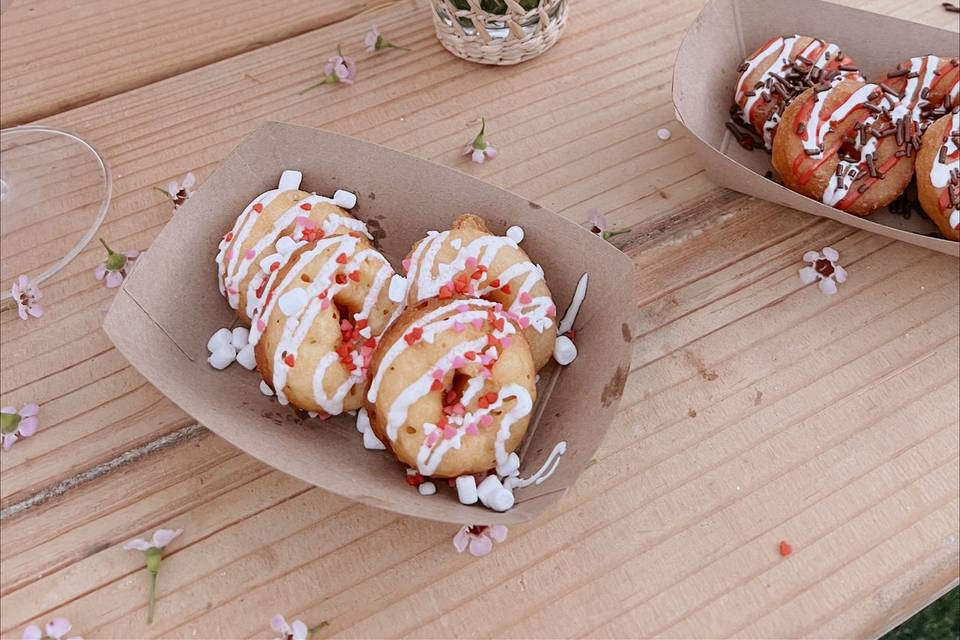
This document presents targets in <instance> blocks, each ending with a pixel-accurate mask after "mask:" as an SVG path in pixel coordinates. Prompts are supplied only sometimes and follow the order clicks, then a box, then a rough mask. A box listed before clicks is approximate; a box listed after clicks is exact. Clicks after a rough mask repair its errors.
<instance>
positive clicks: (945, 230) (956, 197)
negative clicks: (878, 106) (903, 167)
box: [917, 105, 960, 241]
mask: <svg viewBox="0 0 960 640" xmlns="http://www.w3.org/2000/svg"><path fill="white" fill-rule="evenodd" d="M917 194H918V195H919V198H920V205H921V206H922V207H923V210H924V211H925V212H926V214H927V215H928V216H930V219H931V220H933V221H934V222H935V223H936V225H937V226H938V227H940V232H941V233H942V234H943V235H944V237H945V238H948V239H950V240H954V241H960V105H956V106H954V107H953V113H951V114H947V115H945V116H942V117H941V118H940V119H939V120H937V121H936V122H934V123H933V124H932V125H930V126H929V127H928V128H927V130H926V132H924V134H923V143H922V144H921V145H920V152H919V153H918V154H917Z"/></svg>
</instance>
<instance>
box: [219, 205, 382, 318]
mask: <svg viewBox="0 0 960 640" xmlns="http://www.w3.org/2000/svg"><path fill="white" fill-rule="evenodd" d="M298 223H299V227H300V229H299V231H298V229H297V228H298ZM304 229H306V230H307V231H308V234H309V233H310V232H312V233H313V235H314V236H319V237H322V236H324V235H339V234H345V233H348V232H350V231H355V232H357V233H361V234H364V235H366V236H367V237H370V235H369V233H368V232H367V229H366V226H365V225H364V224H363V223H362V222H361V221H359V220H357V219H355V218H354V217H353V216H351V215H350V214H349V213H347V212H346V211H344V210H343V209H341V208H340V207H337V206H335V205H334V204H333V201H332V200H330V199H329V198H325V197H323V196H318V195H316V194H311V193H307V192H306V191H300V190H298V189H290V190H280V189H273V190H271V191H267V192H266V193H263V194H261V195H260V196H258V197H257V198H256V199H255V200H254V201H253V202H251V203H250V204H249V205H247V206H246V208H244V210H243V212H242V213H241V214H240V215H239V216H238V217H237V219H236V222H234V225H233V228H232V229H231V230H230V231H229V232H227V234H226V235H224V236H223V240H221V241H220V252H219V253H218V254H217V257H216V262H217V279H218V283H219V285H220V294H221V295H223V296H224V297H226V298H227V303H228V304H229V305H230V307H231V308H233V309H236V311H237V316H238V317H239V318H240V320H241V321H242V322H244V323H245V324H249V323H250V319H251V317H252V316H253V312H254V310H255V309H256V308H257V307H258V306H259V305H260V303H261V302H262V300H263V294H264V291H263V290H262V288H261V287H260V285H261V284H262V281H263V278H262V276H261V277H257V276H258V273H259V272H260V263H261V261H263V260H264V258H265V257H267V256H269V255H272V254H274V253H276V251H277V250H276V248H275V245H276V243H277V241H278V240H279V239H280V238H282V237H284V236H290V235H292V234H293V233H294V232H295V231H298V233H302V231H303V230H304ZM294 239H295V240H297V239H299V237H297V238H294ZM371 239H372V238H371ZM258 294H259V295H258Z"/></svg>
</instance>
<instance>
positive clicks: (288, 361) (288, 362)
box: [283, 353, 296, 367]
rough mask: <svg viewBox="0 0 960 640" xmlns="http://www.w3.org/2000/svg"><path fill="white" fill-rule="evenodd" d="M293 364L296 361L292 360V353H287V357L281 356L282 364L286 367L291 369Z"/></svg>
mask: <svg viewBox="0 0 960 640" xmlns="http://www.w3.org/2000/svg"><path fill="white" fill-rule="evenodd" d="M295 362H296V361H295V360H294V359H293V354H292V353H288V354H287V355H285V356H283V363H284V364H285V365H287V366H288V367H292V366H293V365H294V363H295Z"/></svg>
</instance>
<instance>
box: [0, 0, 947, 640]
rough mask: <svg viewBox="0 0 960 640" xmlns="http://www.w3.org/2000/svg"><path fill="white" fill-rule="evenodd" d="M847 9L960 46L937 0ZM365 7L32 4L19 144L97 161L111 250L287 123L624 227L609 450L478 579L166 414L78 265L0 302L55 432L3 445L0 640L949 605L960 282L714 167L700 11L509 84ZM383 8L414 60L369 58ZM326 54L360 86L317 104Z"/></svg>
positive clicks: (591, 16)
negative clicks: (40, 296) (79, 151)
mask: <svg viewBox="0 0 960 640" xmlns="http://www.w3.org/2000/svg"><path fill="white" fill-rule="evenodd" d="M845 1H846V2H847V3H848V4H850V5H855V6H861V7H863V8H869V9H871V10H873V11H879V12H883V13H887V14H890V15H895V16H898V17H902V18H906V19H911V20H916V21H918V22H923V23H928V24H939V25H944V24H946V25H952V28H954V29H956V28H957V21H956V18H955V16H953V15H952V14H946V13H945V12H944V11H943V9H941V7H940V3H939V2H938V1H935V0H924V1H923V2H914V3H910V2H903V1H902V0H845ZM4 4H5V5H6V4H9V3H8V2H5V3H4ZM376 4H377V3H376V2H375V1H373V0H370V1H367V2H357V1H353V0H326V1H324V2H316V1H315V0H288V1H287V2H284V3H263V2H257V1H254V0H211V1H208V2H201V3H198V2H192V1H190V0H172V1H167V2H159V1H156V0H142V1H140V2H137V3H134V2H120V1H114V0H88V1H87V2H83V3H76V2H70V1H68V0H46V1H45V2H40V1H39V0H15V1H14V2H13V4H12V6H10V7H8V8H7V9H6V11H5V12H4V13H3V15H2V19H0V20H2V45H0V47H2V49H0V53H2V74H3V76H2V124H3V126H9V125H14V124H21V123H26V122H33V121H42V122H45V123H48V124H51V125H53V126H57V127H62V128H66V129H69V130H72V131H75V132H77V133H79V134H80V135H82V136H84V137H86V138H87V139H89V140H90V141H91V142H92V143H93V144H95V145H96V146H97V147H99V148H100V149H101V150H102V151H103V152H104V153H105V155H106V157H107V158H108V160H109V162H110V164H111V165H112V167H113V172H114V180H115V182H114V194H115V195H114V201H113V204H112V206H111V210H110V213H109V215H108V217H107V220H106V223H105V224H104V226H103V228H102V235H103V236H104V237H105V238H106V239H108V240H109V241H111V243H112V244H114V245H115V246H118V247H120V248H124V249H126V248H146V247H148V246H149V245H150V241H151V239H152V238H153V237H154V236H155V235H156V234H157V233H158V231H159V230H160V229H161V228H162V227H163V225H164V224H165V223H166V221H167V220H168V219H169V217H170V215H171V205H170V203H169V202H168V201H166V200H165V199H164V197H163V196H162V195H160V194H159V193H158V192H157V191H155V190H154V189H153V187H154V186H163V185H165V184H166V183H167V182H168V181H169V180H171V179H173V178H176V177H179V176H182V175H183V174H185V173H187V172H188V171H193V172H194V173H196V175H197V177H198V179H199V181H200V182H201V183H202V182H203V179H204V178H205V177H206V176H207V175H209V173H210V172H211V171H212V170H213V169H214V168H215V167H216V166H217V164H218V163H219V162H220V161H221V160H222V159H223V158H224V157H225V155H226V154H227V153H228V152H229V151H230V150H231V149H232V148H233V147H234V146H235V145H236V144H237V143H238V142H239V141H240V139H241V138H242V137H243V136H244V135H246V134H247V133H249V132H250V131H251V130H252V129H254V128H255V127H256V126H257V125H258V124H259V123H261V122H263V121H264V120H266V119H274V120H282V121H288V122H295V123H299V124H306V125H310V126H318V127H325V128H328V129H331V130H334V131H338V132H341V133H345V134H349V135H353V136H357V137H360V138H364V139H367V140H371V141H375V142H379V143H382V144H385V145H388V146H390V147H392V148H395V149H400V150H403V151H406V152H409V153H412V154H415V155H418V156H421V157H424V158H429V159H431V160H433V161H435V162H439V163H444V164H449V165H451V166H455V167H457V168H459V169H461V170H464V171H468V172H470V173H472V174H474V175H476V176H479V177H481V178H483V179H484V180H488V181H490V182H493V183H495V184H498V185H501V186H504V187H507V188H510V189H512V190H515V191H516V192H518V193H520V194H522V195H524V196H526V197H529V198H530V199H533V200H536V201H539V202H542V203H543V204H544V205H546V206H548V207H551V208H552V209H554V210H555V211H558V212H559V213H561V214H562V215H564V216H566V217H567V218H570V219H571V220H575V221H577V222H583V221H585V220H586V219H587V217H588V215H589V214H588V210H589V209H591V208H593V207H596V208H598V209H600V210H601V211H605V212H607V213H608V215H609V216H610V218H611V220H612V222H613V223H614V225H615V227H616V228H617V229H626V228H629V229H630V231H629V232H628V233H626V234H624V235H621V236H617V237H616V238H614V239H613V242H614V243H615V244H616V245H617V246H618V247H620V248H621V249H622V250H623V251H624V252H625V253H627V255H629V256H630V257H631V258H632V259H633V260H634V262H635V263H636V274H637V276H636V280H635V282H634V283H633V288H634V295H635V296H636V300H637V310H638V323H637V326H635V327H633V329H632V333H633V335H634V336H635V338H634V340H635V350H634V365H633V369H632V371H631V374H630V377H629V379H628V381H627V385H626V390H625V393H624V396H623V399H622V402H621V408H620V413H619V415H618V416H617V418H616V420H615V422H614V425H613V427H612V429H611V431H610V433H609V435H608V436H607V438H606V439H605V441H604V442H603V445H602V447H601V450H600V451H599V452H598V455H597V457H596V462H595V464H592V465H591V466H590V467H589V468H588V469H587V470H586V471H585V473H584V474H583V476H582V477H581V479H580V481H579V482H578V483H577V484H576V485H575V486H574V488H573V489H572V490H571V491H570V492H569V493H568V495H567V496H566V497H565V498H564V499H563V500H561V501H560V502H559V503H558V505H557V506H556V507H555V508H553V509H552V510H550V511H549V512H548V513H547V514H546V515H545V516H543V517H542V518H540V519H539V520H537V521H536V522H531V523H528V524H525V525H523V526H515V527H512V528H511V530H510V537H509V540H508V541H507V542H506V543H505V544H503V545H499V546H498V547H497V548H496V549H495V551H494V553H493V554H492V555H490V556H489V557H487V558H484V559H481V560H476V559H474V558H472V557H470V556H468V555H458V554H456V553H455V552H454V550H453V548H452V546H451V537H452V536H453V533H454V531H455V528H454V527H451V526H449V525H442V524H437V523H431V522H425V521H419V520H415V519H411V518H401V517H396V516H394V515H392V514H390V513H387V512H384V511H379V510H376V509H373V508H368V507H364V506H359V505H356V504H351V503H349V502H347V501H345V500H344V499H342V498H339V497H337V496H333V495H330V494H328V493H325V492H324V491H321V490H319V489H316V488H313V487H311V486H307V485H304V484H302V483H301V482H299V481H296V480H293V479H292V478H290V477H288V476H285V475H284V474H283V473H280V472H278V471H275V470H273V469H271V468H268V467H266V466H264V465H263V464H261V463H259V462H257V461H256V460H254V459H253V458H251V457H249V456H247V455H244V454H242V453H240V452H239V451H237V450H236V449H234V448H232V447H231V446H230V445H227V444H226V443H224V442H223V441H222V440H220V439H219V438H217V437H216V436H214V435H212V434H210V433H208V432H207V431H206V430H205V429H204V428H203V427H202V426H199V425H196V424H195V423H194V421H193V420H191V418H190V417H189V416H187V415H185V414H184V413H182V412H181V411H180V410H178V409H177V408H176V407H175V406H174V405H173V404H172V403H171V402H169V401H168V400H166V399H164V398H163V397H162V396H161V395H160V394H159V393H158V392H157V391H156V390H155V389H153V388H152V387H151V386H150V385H148V384H147V383H146V382H145V381H144V380H143V379H142V378H140V376H138V375H137V373H136V371H134V370H132V369H131V368H130V367H129V366H128V365H127V363H126V362H125V361H124V359H123V358H122V357H121V356H120V355H119V354H118V353H117V352H116V351H115V350H113V349H112V348H111V345H110V343H109V341H108V340H107V339H106V337H105V336H104V334H103V333H102V332H101V331H100V329H99V322H100V310H101V309H102V308H103V307H104V306H105V305H106V304H108V302H109V300H110V299H111V296H112V295H113V292H112V291H111V290H107V289H105V288H104V287H103V286H102V285H100V284H99V283H97V282H96V281H95V280H94V279H93V276H92V270H93V268H94V266H95V265H96V263H97V262H99V261H100V260H101V259H102V253H101V251H100V250H99V248H98V247H97V246H94V245H93V244H91V245H90V246H89V247H88V249H87V250H86V251H85V252H83V253H82V254H81V255H80V256H79V257H78V258H77V259H76V260H75V261H74V262H73V263H72V264H71V265H70V266H69V267H68V268H67V269H66V270H65V271H64V272H61V273H60V274H59V275H58V276H57V277H56V278H54V279H53V280H52V281H50V282H48V283H47V285H46V286H45V288H44V290H45V296H46V298H45V302H47V314H46V316H45V317H44V318H43V319H42V320H40V321H31V322H21V321H20V320H19V319H17V318H16V315H15V314H14V313H12V312H9V311H5V312H3V314H2V316H0V318H2V323H0V328H2V351H0V355H2V361H3V366H2V385H0V386H2V388H0V396H2V404H4V405H7V404H17V405H19V404H21V403H25V402H31V401H35V402H38V403H40V405H41V419H42V427H41V430H40V431H39V432H38V433H37V434H36V435H35V436H33V437H32V438H30V439H29V440H27V441H25V442H20V443H17V445H16V446H14V447H13V448H12V449H11V450H10V451H6V452H3V453H2V455H0V480H2V494H0V496H2V502H0V508H2V545H0V549H2V579H0V607H2V623H0V633H2V636H3V637H12V638H19V637H20V633H21V630H22V629H23V628H24V627H25V626H26V625H27V624H28V623H30V622H34V621H42V620H46V619H48V618H50V617H52V616H54V615H63V616H66V617H68V618H70V620H71V621H72V622H73V624H74V631H75V632H79V633H81V634H82V635H83V636H84V637H86V638H100V637H113V638H142V637H160V636H163V637H187V638H214V637H219V638H239V637H260V638H263V637H271V632H270V630H269V621H270V618H271V616H272V615H273V614H274V613H276V612H282V613H284V614H285V615H286V616H287V617H288V619H292V618H294V617H297V618H302V619H303V620H305V621H306V622H307V623H309V624H311V625H312V624H316V623H317V622H319V621H320V620H328V621H329V622H330V626H329V627H328V628H327V629H325V630H324V631H323V633H324V634H329V635H331V636H344V637H358V638H359V637H365V638H370V637H386V636H391V637H392V636H400V635H412V636H424V637H427V636H432V637H440V636H445V637H453V636H512V637H532V636H538V637H559V636H597V637H600V636H603V637H605V636H621V637H627V636H652V635H662V636H675V637H694V636H702V637H711V638H715V637H723V636H729V635H737V636H749V637H785V636H800V635H808V636H819V637H827V636H855V637H868V636H876V635H878V634H880V633H881V632H883V631H884V630H886V629H889V628H891V627H892V626H893V625H895V624H896V623H898V622H900V621H902V620H903V619H905V618H906V617H907V616H909V615H911V614H912V613H914V612H915V611H917V610H918V609H920V608H921V607H923V606H924V605H925V604H927V603H928V602H930V601H931V600H932V599H933V598H935V597H936V596H937V595H938V594H940V593H942V592H944V591H945V590H946V589H948V588H949V587H950V586H951V585H953V584H956V583H957V578H958V543H957V537H958V529H960V521H958V506H960V504H958V501H960V491H958V483H960V477H958V451H960V442H958V436H960V433H958V394H960V382H958V360H960V330H958V325H960V319H958V314H960V304H958V302H960V290H958V285H957V281H958V264H957V261H956V260H955V259H953V258H948V257H946V256H943V255H938V254H935V253H930V252H928V251H924V250H919V249H916V248H914V247H911V246H909V245H906V244H901V243H898V242H893V241H890V240H887V239H885V238H882V237H879V236H875V235H871V234H869V233H865V232H862V231H856V230H854V229H852V228H849V227H845V226H842V225H840V224H836V223H834V222H831V221H827V220H821V219H818V218H815V217H811V216H808V215H805V214H802V213H798V212H795V211H790V210H786V209H783V208H781V207H778V206H774V205H772V204H769V203H766V202H762V201H758V200H754V199H751V198H748V197H745V196H742V195H740V194H737V193H734V192H731V191H727V190H724V189H720V188H717V187H716V186H714V185H713V184H711V183H710V182H709V181H708V180H707V179H706V177H705V176H704V174H703V172H702V171H701V170H700V168H699V167H698V164H697V162H696V161H695V159H694V157H693V156H692V155H691V150H690V148H689V146H688V145H687V143H686V140H685V138H686V134H685V133H684V131H683V129H682V128H681V127H680V126H679V125H678V124H677V123H676V122H675V121H674V119H673V107H672V106H671V103H670V76H671V67H672V61H673V57H674V53H675V51H676V48H677V46H678V44H679V42H680V39H681V36H682V34H683V32H684V30H685V29H686V28H687V27H688V26H689V25H690V24H691V22H692V21H693V19H694V17H695V16H696V15H697V12H698V11H699V9H700V7H701V0H663V1H661V2H656V3H653V2H650V3H643V4H642V5H641V3H637V2H635V1H634V0H613V1H606V2H601V1H600V0H577V1H576V2H573V3H572V7H571V17H570V24H569V27H568V29H567V32H566V34H565V35H564V37H563V38H562V39H561V41H560V42H559V44H558V45H557V46H556V47H555V48H554V49H553V50H552V51H550V52H549V53H548V54H547V55H544V56H542V57H541V58H539V59H537V60H534V61H532V62H528V63H525V64H522V65H520V66H517V67H513V68H486V67H480V66H474V65H471V64H468V63H466V62H463V61H460V60H458V59H456V58H454V57H452V56H450V55H449V54H447V53H446V52H445V51H444V50H443V49H442V48H441V47H440V45H439V44H438V42H437V40H436V38H435V36H434V33H433V26H432V24H431V23H430V20H429V18H427V16H426V13H425V11H426V2H425V0H417V1H414V0H400V1H398V2H393V3H388V4H386V5H381V6H374V5H376ZM371 22H376V23H377V24H379V25H380V27H381V30H382V31H383V33H384V34H386V35H387V36H388V37H389V38H390V39H391V40H393V41H394V42H397V43H400V44H404V45H408V46H409V47H411V48H412V49H413V51H412V52H410V53H404V52H398V51H388V52H385V53H380V54H379V55H376V56H366V55H364V54H362V52H361V51H362V39H363V34H364V32H365V31H366V29H367V27H368V25H369V24H370V23H371ZM337 43H342V44H343V47H344V51H345V52H346V53H349V54H353V55H356V56H357V57H358V58H359V62H360V77H359V81H358V82H357V84H356V85H354V86H353V87H350V88H342V87H325V88H323V89H321V90H318V91H314V92H311V93H307V94H305V95H300V94H299V92H300V91H301V89H303V88H304V87H306V86H307V85H308V84H310V83H311V82H312V81H314V80H316V78H317V77H318V75H319V73H320V69H321V66H322V62H323V60H325V59H326V57H327V56H328V55H330V54H331V52H332V51H333V49H334V48H335V47H336V44H337ZM717 100H718V101H721V102H723V101H725V100H726V97H725V96H718V97H717ZM480 116H485V117H486V118H487V122H488V133H489V135H488V137H489V139H490V140H491V141H492V142H493V143H494V144H495V145H496V146H497V147H498V149H499V151H500V155H499V157H498V158H497V159H496V160H495V161H493V162H490V163H487V164H484V165H482V166H480V165H472V164H469V163H467V162H465V161H464V159H463V158H462V157H461V155H460V150H461V148H462V146H463V144H464V143H465V142H467V141H468V140H469V139H470V138H471V137H472V136H473V134H474V133H475V130H476V125H475V123H476V121H477V120H478V118H479V117H480ZM661 127H666V128H668V129H670V130H671V131H672V132H673V137H672V138H671V139H670V140H669V141H661V140H659V139H658V137H657V135H656V132H657V130H658V129H659V128H661ZM825 245H832V246H833V247H836V248H837V249H838V250H839V251H840V254H841V262H842V264H843V265H844V266H845V267H846V268H847V270H848V271H849V273H850V279H849V281H848V282H847V283H846V284H844V285H842V286H841V288H840V293H839V295H837V296H835V297H827V296H824V295H821V294H820V293H819V292H818V291H817V289H816V287H804V286H802V285H801V283H800V281H799V279H798V277H797V269H798V268H799V267H800V266H801V262H800V256H801V255H802V254H803V253H804V252H805V251H807V250H810V249H819V248H820V247H823V246H825ZM161 526H168V527H182V528H183V529H184V530H185V533H184V534H183V536H182V537H180V538H179V539H178V540H176V541H175V542H174V543H173V545H171V547H170V549H169V553H168V556H167V559H166V560H165V561H164V567H163V570H162V572H161V574H160V585H159V599H158V603H157V620H156V622H155V623H154V624H153V625H152V626H147V625H146V624H145V622H144V619H145V603H146V591H147V576H146V573H145V571H144V570H143V558H142V556H141V555H140V554H135V553H131V552H125V551H122V550H121V545H122V544H123V542H125V541H126V540H128V539H130V538H131V537H134V536H138V535H141V534H142V533H143V532H148V531H149V530H152V529H154V528H157V527H161ZM781 539H784V540H788V541H789V542H790V543H791V544H792V545H793V548H794V552H793V554H792V555H791V556H789V557H787V558H783V557H781V556H780V555H779V553H778V542H779V541H780V540H781Z"/></svg>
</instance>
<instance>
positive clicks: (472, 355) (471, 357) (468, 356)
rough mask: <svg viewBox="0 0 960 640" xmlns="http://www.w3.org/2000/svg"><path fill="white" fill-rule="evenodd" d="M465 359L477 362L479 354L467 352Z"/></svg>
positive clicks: (464, 355)
mask: <svg viewBox="0 0 960 640" xmlns="http://www.w3.org/2000/svg"><path fill="white" fill-rule="evenodd" d="M463 357H464V358H466V359H467V360H476V358H477V353H476V352H475V351H467V352H466V353H465V354H463Z"/></svg>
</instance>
